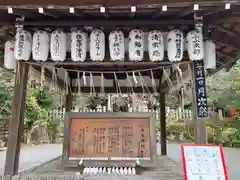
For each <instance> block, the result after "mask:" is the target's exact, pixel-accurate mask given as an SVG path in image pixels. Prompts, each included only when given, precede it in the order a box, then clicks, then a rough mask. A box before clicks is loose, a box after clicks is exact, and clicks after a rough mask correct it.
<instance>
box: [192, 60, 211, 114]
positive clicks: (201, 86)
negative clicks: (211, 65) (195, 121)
mask: <svg viewBox="0 0 240 180" xmlns="http://www.w3.org/2000/svg"><path fill="white" fill-rule="evenodd" d="M194 68H195V82H196V101H197V116H198V117H199V118H206V117H208V106H207V94H206V87H205V74H204V64H203V61H196V62H194Z"/></svg>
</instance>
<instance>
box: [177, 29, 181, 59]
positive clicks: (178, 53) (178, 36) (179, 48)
mask: <svg viewBox="0 0 240 180" xmlns="http://www.w3.org/2000/svg"><path fill="white" fill-rule="evenodd" d="M181 44H182V34H181V33H177V34H176V48H177V51H176V56H175V57H176V58H180V56H181Z"/></svg>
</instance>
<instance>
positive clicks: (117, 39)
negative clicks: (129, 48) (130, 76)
mask: <svg viewBox="0 0 240 180" xmlns="http://www.w3.org/2000/svg"><path fill="white" fill-rule="evenodd" d="M109 51H110V57H111V59H112V60H113V61H117V60H124V55H125V47H124V34H123V32H122V31H112V32H111V33H110V35H109Z"/></svg>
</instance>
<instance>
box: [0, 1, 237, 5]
mask: <svg viewBox="0 0 240 180" xmlns="http://www.w3.org/2000/svg"><path fill="white" fill-rule="evenodd" d="M227 2H229V3H231V4H233V5H235V4H239V1H238V0H228V1H227ZM193 3H198V4H199V6H223V7H224V4H225V3H226V0H198V1H194V2H193V0H168V1H166V0H158V1H157V3H156V0H142V1H139V2H138V3H137V4H138V6H145V5H146V4H148V5H151V6H154V5H156V4H157V5H159V4H166V5H168V6H169V7H186V6H189V5H192V4H193ZM49 4H54V5H55V6H91V5H92V6H93V5H97V4H99V3H97V1H89V0H82V1H76V0H68V1H65V0H51V1H50V2H49V0H35V1H32V0H18V1H16V0H1V2H0V6H21V5H29V6H30V5H32V6H33V5H35V6H39V5H42V6H49ZM128 4H136V0H121V1H107V2H106V3H105V5H106V6H121V5H128Z"/></svg>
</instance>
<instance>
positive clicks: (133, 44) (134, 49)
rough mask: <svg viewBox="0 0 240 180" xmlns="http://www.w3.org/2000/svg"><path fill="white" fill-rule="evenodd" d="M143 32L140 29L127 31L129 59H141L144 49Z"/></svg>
mask: <svg viewBox="0 0 240 180" xmlns="http://www.w3.org/2000/svg"><path fill="white" fill-rule="evenodd" d="M143 46H144V34H143V31H142V30H139V29H133V30H132V31H130V33H129V44H128V52H129V59H130V60H131V61H141V60H142V59H143V51H144V47H143Z"/></svg>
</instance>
